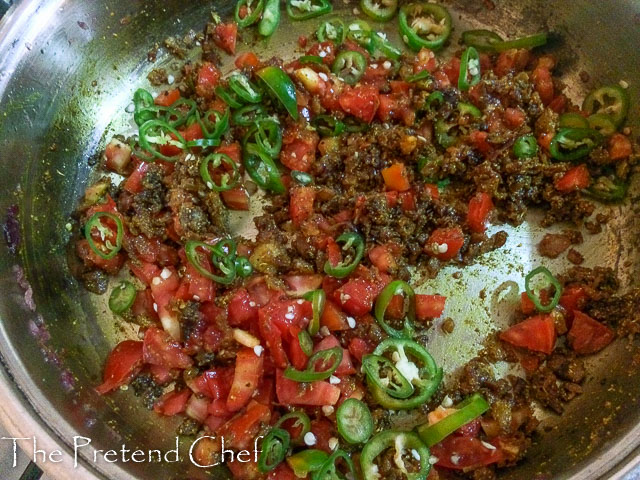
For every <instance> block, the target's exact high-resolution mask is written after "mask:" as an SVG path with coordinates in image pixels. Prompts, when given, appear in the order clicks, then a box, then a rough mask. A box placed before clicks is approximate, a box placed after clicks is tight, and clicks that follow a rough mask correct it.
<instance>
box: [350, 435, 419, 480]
mask: <svg viewBox="0 0 640 480" xmlns="http://www.w3.org/2000/svg"><path fill="white" fill-rule="evenodd" d="M389 448H393V449H394V450H395V451H396V453H395V454H394V456H393V457H392V458H395V459H400V460H395V463H396V465H397V466H398V467H399V468H401V471H402V473H403V474H404V475H405V476H406V478H407V480H426V478H427V475H428V474H429V470H431V464H430V463H429V458H430V453H429V448H428V447H427V446H426V445H425V444H424V443H422V440H420V437H418V435H416V434H415V433H413V432H398V431H394V430H386V431H384V432H381V433H378V434H377V435H376V436H375V437H373V438H372V439H371V440H370V441H369V443H367V444H366V445H365V446H364V448H363V449H362V455H361V456H360V466H361V467H362V476H363V478H364V480H380V474H379V473H378V465H376V462H375V460H376V458H377V457H378V456H379V455H381V454H382V453H383V452H384V451H385V450H387V449H389ZM403 455H405V456H406V457H405V458H407V459H409V458H411V459H412V461H415V462H418V463H419V465H420V468H419V470H418V471H417V472H416V471H408V470H407V469H406V466H405V465H404V461H402V456H403ZM401 466H402V467H401Z"/></svg>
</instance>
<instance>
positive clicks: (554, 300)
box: [524, 267, 562, 313]
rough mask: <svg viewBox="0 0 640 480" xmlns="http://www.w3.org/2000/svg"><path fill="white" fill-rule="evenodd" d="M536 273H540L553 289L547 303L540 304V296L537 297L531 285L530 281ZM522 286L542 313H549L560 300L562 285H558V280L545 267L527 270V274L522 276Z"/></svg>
mask: <svg viewBox="0 0 640 480" xmlns="http://www.w3.org/2000/svg"><path fill="white" fill-rule="evenodd" d="M537 275H542V276H543V277H544V278H545V280H546V281H547V283H548V284H549V285H552V286H553V288H554V289H555V292H554V294H553V298H552V299H551V302H550V303H549V304H548V305H543V304H542V300H541V299H540V297H538V295H536V293H535V292H534V290H533V287H532V286H531V281H532V280H533V279H534V278H535V277H536V276H537ZM524 288H525V291H526V292H527V297H529V299H530V300H531V301H532V302H533V304H534V305H535V306H536V309H537V310H538V311H540V312H543V313H549V312H550V311H551V310H553V309H554V308H556V306H557V305H558V302H560V297H561V296H562V285H560V282H559V281H558V280H557V279H556V277H554V276H553V275H552V274H551V272H550V271H549V270H548V269H547V268H545V267H538V268H536V269H534V270H532V271H531V272H529V273H528V274H527V276H526V277H524Z"/></svg>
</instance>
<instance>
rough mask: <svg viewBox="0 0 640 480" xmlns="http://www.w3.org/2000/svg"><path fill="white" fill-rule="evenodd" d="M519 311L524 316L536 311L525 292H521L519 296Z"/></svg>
mask: <svg viewBox="0 0 640 480" xmlns="http://www.w3.org/2000/svg"><path fill="white" fill-rule="evenodd" d="M520 310H521V311H522V313H524V314H525V315H531V314H532V313H534V312H535V311H536V305H535V303H533V302H532V301H531V299H530V298H529V295H527V292H522V293H521V294H520Z"/></svg>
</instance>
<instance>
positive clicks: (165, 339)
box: [142, 327, 193, 368]
mask: <svg viewBox="0 0 640 480" xmlns="http://www.w3.org/2000/svg"><path fill="white" fill-rule="evenodd" d="M142 354H143V358H144V362H145V363H148V364H151V365H160V366H163V367H166V368H188V367H190V366H191V365H193V360H192V359H191V357H189V355H187V354H186V353H184V352H183V351H182V348H181V347H180V344H179V343H178V342H176V341H175V340H174V339H173V338H171V336H170V335H169V334H168V333H167V332H165V331H164V330H160V329H159V328H156V327H151V328H148V329H147V331H146V332H145V334H144V341H143V346H142Z"/></svg>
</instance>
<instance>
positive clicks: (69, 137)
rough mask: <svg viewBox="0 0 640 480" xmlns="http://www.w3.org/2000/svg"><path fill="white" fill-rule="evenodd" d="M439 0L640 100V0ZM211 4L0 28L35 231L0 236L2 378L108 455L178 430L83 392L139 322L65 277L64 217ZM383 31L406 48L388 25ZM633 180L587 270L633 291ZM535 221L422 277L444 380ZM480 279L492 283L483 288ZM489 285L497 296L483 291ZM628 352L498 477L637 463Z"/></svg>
mask: <svg viewBox="0 0 640 480" xmlns="http://www.w3.org/2000/svg"><path fill="white" fill-rule="evenodd" d="M337 3H340V7H339V14H340V15H341V16H343V17H345V18H349V17H353V16H354V14H353V7H354V6H355V4H353V3H352V4H349V3H348V2H347V3H343V2H342V1H341V2H336V4H337ZM445 3H447V4H448V5H449V6H450V7H451V8H452V9H453V10H454V11H455V12H457V13H459V15H458V14H456V15H454V24H455V28H456V30H455V31H456V35H459V33H460V32H461V31H463V30H464V29H465V28H467V27H469V26H472V27H482V26H489V27H491V28H494V29H497V30H499V31H500V32H501V33H504V34H506V35H508V36H517V35H519V34H524V33H529V32H532V31H538V30H541V29H548V30H552V31H555V32H558V33H560V34H561V35H562V38H563V40H562V41H560V42H559V43H557V44H556V45H555V46H554V47H552V50H553V51H554V53H557V54H558V55H559V57H560V59H561V65H562V67H561V69H562V72H563V74H564V78H565V80H566V82H567V84H568V91H569V93H570V94H571V95H573V96H575V97H576V98H579V97H580V96H581V95H582V94H583V93H584V92H585V91H587V90H589V89H590V88H592V87H593V86H595V85H598V84H599V83H601V82H605V81H613V82H616V81H618V80H619V79H621V78H623V79H625V80H627V81H628V82H629V83H630V85H631V92H632V96H633V98H635V99H637V98H638V87H639V86H640V78H639V77H638V74H637V72H636V68H637V65H640V52H639V51H638V49H637V48H625V46H629V47H630V46H637V45H640V29H639V28H638V27H637V25H636V24H635V23H634V18H637V17H634V15H637V14H638V12H640V5H639V4H638V2H635V1H622V0H621V1H610V2H597V1H584V0H583V1H568V0H561V1H555V2H535V1H530V0H528V1H515V0H514V1H506V0H502V1H497V2H496V9H495V10H493V11H486V10H485V9H484V7H482V6H481V5H482V2H475V1H462V0H459V1H455V2H445ZM212 7H216V8H217V9H218V11H219V12H220V13H221V14H223V15H224V14H225V13H226V12H227V11H228V8H229V4H226V3H223V2H211V1H204V0H195V1H192V2H180V1H174V0H168V1H163V2H142V1H130V2H110V1H100V2H98V1H95V2H81V1H73V0H66V1H63V0H51V1H43V2H35V1H25V2H23V3H22V4H20V6H19V8H18V9H16V10H14V11H13V13H10V14H9V17H8V18H7V19H5V20H4V22H3V24H2V25H0V32H2V37H0V52H2V54H0V112H2V115H1V116H0V158H1V159H2V161H3V164H4V165H5V166H6V167H5V174H4V175H3V176H1V177H0V189H1V191H2V192H4V193H3V195H2V196H0V211H5V210H6V208H7V207H9V205H11V204H14V203H17V204H18V205H19V206H20V209H21V228H22V233H23V237H24V239H25V242H24V248H23V250H22V255H21V258H20V259H17V258H16V257H14V256H11V255H10V254H9V252H7V251H6V247H5V246H4V245H3V246H2V247H0V282H1V285H2V290H1V291H2V297H1V301H0V319H1V321H0V333H1V334H2V335H0V353H1V355H2V359H3V362H4V365H5V368H6V370H7V372H8V373H9V374H10V375H12V376H13V377H14V379H15V381H16V383H17V384H18V385H19V387H20V389H21V390H22V391H23V392H24V394H25V395H26V396H27V397H28V398H29V400H30V402H31V403H32V405H33V407H34V410H35V411H36V412H37V413H38V414H39V415H40V416H41V417H42V418H43V419H44V421H43V428H47V429H49V431H50V432H53V433H54V434H56V435H59V437H60V438H61V444H63V445H64V444H65V443H68V441H69V439H70V438H71V437H72V436H73V435H74V434H81V435H87V436H90V437H92V438H94V439H95V444H96V446H97V447H98V448H105V447H106V448H109V447H110V446H113V445H114V444H115V445H119V444H120V443H122V442H124V441H126V442H127V443H128V444H130V445H131V446H138V447H142V448H146V449H148V448H165V447H168V446H169V444H170V438H171V437H172V436H173V431H174V428H175V426H176V424H175V421H172V420H170V419H169V420H167V419H158V418H157V417H155V416H154V415H153V414H150V413H149V412H148V411H146V410H144V409H143V408H142V407H141V405H140V402H138V401H136V400H134V399H133V396H132V395H131V393H130V392H118V393H116V394H115V395H113V396H111V397H110V398H107V399H105V398H101V397H98V396H97V395H95V393H93V391H92V390H91V389H90V387H91V386H92V385H95V384H96V382H97V381H98V379H99V378H100V375H101V369H102V362H103V360H104V358H105V357H106V355H107V353H108V351H109V350H110V349H111V348H112V347H113V345H115V343H116V342H117V341H118V340H119V339H121V338H122V337H123V336H126V335H131V334H133V333H134V332H133V331H132V329H131V328H130V327H127V326H123V325H122V324H120V323H118V322H117V321H116V319H115V318H114V317H113V316H112V315H111V314H110V313H108V310H107V308H106V306H105V303H104V300H105V298H106V296H105V297H103V298H98V299H96V297H94V296H91V295H89V294H87V293H86V292H84V291H83V290H82V288H81V287H80V286H79V285H78V284H77V283H76V282H75V281H74V280H73V279H71V278H70V276H69V274H68V271H67V268H66V262H65V260H64V248H65V247H64V246H65V244H66V241H67V234H66V231H65V229H64V228H63V226H64V225H65V223H66V222H67V217H68V215H69V214H70V213H71V211H72V210H73V208H74V202H75V199H76V198H78V197H79V196H80V195H81V192H82V191H83V189H84V187H85V186H86V184H87V182H88V181H89V179H90V177H91V170H92V169H91V167H90V165H89V163H90V162H89V160H90V159H93V158H95V155H96V152H98V151H99V150H100V148H101V146H102V145H104V140H105V139H106V138H108V137H109V136H110V135H112V134H113V133H116V132H121V131H123V130H124V129H127V128H130V126H131V124H130V115H129V114H126V113H125V108H126V106H127V105H128V104H129V102H130V99H131V97H132V94H133V91H134V90H135V89H136V88H137V87H138V86H145V87H147V88H148V87H149V86H148V84H147V82H146V80H145V77H146V73H147V72H148V71H149V70H150V69H152V68H154V67H156V66H158V64H156V65H152V64H149V63H148V62H146V60H145V58H146V53H147V51H148V50H149V48H150V47H151V46H152V45H153V44H154V43H155V42H161V41H162V40H163V39H164V38H165V37H166V36H167V35H168V34H185V33H186V32H187V31H188V29H189V28H194V29H196V30H199V29H201V28H202V26H203V24H204V23H205V21H206V19H207V17H208V15H209V12H210V10H211V8H212ZM123 18H128V22H126V21H122V19H123ZM9 22H11V23H9ZM316 23H317V22H316ZM314 27H315V25H314V22H313V21H312V22H310V23H304V24H297V25H287V24H286V19H285V25H283V26H281V28H280V29H279V30H278V32H277V33H276V34H275V36H274V38H272V39H271V40H270V41H269V42H263V41H261V42H259V43H257V44H256V45H255V46H253V47H252V49H253V50H256V51H257V52H258V53H263V54H264V52H269V54H271V55H282V56H284V57H287V56H290V55H291V44H292V41H295V39H297V36H298V35H299V34H300V33H308V32H309V31H311V30H312V29H313V28H314ZM381 28H383V29H385V30H387V32H388V33H389V34H390V38H392V39H394V40H395V41H396V43H398V44H399V43H400V42H398V39H397V34H396V23H395V22H391V23H390V24H388V25H386V26H381ZM593 32H597V34H596V35H594V33H593ZM245 35H248V36H249V37H250V36H251V34H245ZM456 38H457V37H454V40H453V42H452V45H453V47H452V48H455V46H456ZM245 39H247V38H246V37H245ZM249 39H250V38H249ZM246 48H248V47H246V46H243V47H241V48H240V51H243V50H244V49H246ZM165 53H166V52H163V51H161V52H160V57H159V64H163V65H167V66H169V67H172V66H173V64H174V62H173V61H172V60H171V59H170V58H169V57H168V56H167V55H166V54H165ZM603 66H605V68H603ZM229 68H231V66H230V65H227V66H226V69H227V70H228V69H229ZM582 69H585V70H587V71H589V72H592V73H593V75H592V81H591V82H590V83H588V84H583V83H581V82H578V80H577V76H578V72H579V71H580V70H582ZM638 113H639V112H638V102H637V101H636V103H635V105H634V108H633V111H632V114H631V115H630V116H631V118H632V119H633V124H634V126H637V119H638ZM637 187H638V186H637V185H636V186H635V187H634V189H633V190H632V192H633V195H632V198H633V200H632V201H630V202H628V204H626V205H624V206H621V207H615V209H614V210H613V212H612V213H613V221H612V222H611V223H610V224H608V225H607V227H606V228H605V230H604V231H603V232H602V233H601V234H599V235H597V236H591V235H586V241H585V244H584V245H582V246H581V247H579V249H580V251H581V252H582V253H583V254H584V255H585V257H586V258H587V265H588V266H590V265H596V264H597V265H610V266H612V267H614V268H616V270H617V271H618V273H619V275H620V276H621V278H622V279H623V280H624V282H625V284H630V283H631V282H632V280H633V279H635V278H637V272H638V255H637V243H636V242H637V240H636V239H637V234H636V232H638V231H639V229H638V227H639V225H638V220H636V219H637V218H638V217H637V212H636V208H637V207H636V206H635V197H636V195H637V193H636V192H638V191H640V190H639V189H638V188H637ZM537 221H538V218H537V217H536V214H535V213H534V214H533V215H532V216H531V218H529V219H528V221H527V222H526V223H525V224H523V225H521V226H519V227H515V228H514V227H510V226H504V225H500V226H495V227H493V228H492V229H493V230H494V231H497V230H498V229H504V230H506V231H507V232H508V233H509V240H508V242H507V245H506V246H505V247H504V248H503V249H501V250H499V251H496V252H492V253H490V254H488V255H486V256H485V257H484V258H482V259H481V260H480V261H479V262H478V263H477V264H476V265H473V266H472V267H469V268H465V269H464V271H463V272H462V277H461V278H460V279H454V278H453V276H452V274H453V273H454V272H456V271H458V270H459V269H458V268H456V267H449V268H447V269H445V270H443V271H442V272H441V273H440V275H439V276H438V278H436V279H435V280H433V281H429V282H427V283H426V284H425V285H424V286H423V287H421V288H423V289H424V291H427V292H439V293H442V294H444V295H447V296H448V297H449V298H450V301H449V302H448V304H447V310H446V312H445V315H444V316H445V317H447V316H450V317H452V318H453V319H454V320H455V325H456V327H455V329H454V332H453V334H451V335H448V336H444V335H441V334H440V333H438V332H439V331H440V329H439V328H437V326H436V328H434V334H433V335H432V336H431V337H430V338H429V341H428V346H429V348H430V350H431V351H432V352H433V354H434V356H435V357H436V359H437V360H438V361H439V363H441V364H442V365H443V366H444V367H445V369H446V371H447V373H448V374H450V375H451V374H455V371H456V369H457V368H458V367H459V366H460V365H462V364H463V363H464V362H466V361H467V360H468V359H470V358H472V357H473V356H474V355H475V354H476V353H477V352H478V351H479V349H480V348H481V346H482V344H483V341H484V340H485V338H486V337H487V336H488V335H491V334H492V332H493V331H494V330H495V329H496V328H499V327H500V326H501V325H504V324H506V322H508V319H509V316H510V314H511V313H512V312H513V311H514V309H515V306H516V304H517V298H516V296H517V292H519V291H521V290H522V287H523V285H522V279H523V276H524V273H526V272H527V271H529V270H530V269H531V268H532V267H533V266H535V265H537V264H539V263H540V262H541V259H540V258H539V257H538V256H537V254H536V250H535V245H536V244H537V242H538V241H539V239H540V238H541V235H542V231H541V229H540V228H539V227H537ZM236 223H237V226H238V230H239V231H246V230H247V229H250V226H251V222H250V216H249V215H245V216H240V217H238V218H237V219H236ZM559 228H562V227H559ZM544 263H545V264H546V265H547V266H549V268H551V269H552V270H554V271H561V270H563V269H564V268H566V267H567V266H568V263H567V262H566V260H564V259H563V258H560V259H558V260H557V261H548V260H545V261H544ZM16 264H20V265H22V267H23V268H24V270H25V272H26V274H27V276H28V279H29V281H30V282H31V287H32V289H33V294H34V295H33V299H34V301H35V312H34V311H31V309H29V308H26V307H25V305H24V301H23V298H24V293H25V292H24V289H23V288H22V287H18V286H17V285H16V269H15V265H16ZM483 290H484V291H485V292H488V294H487V295H483V294H481V291H483ZM496 291H499V292H500V294H499V295H493V294H491V292H496ZM37 314H40V315H41V318H42V325H44V326H45V327H46V330H47V333H46V334H43V333H42V331H43V330H44V328H42V325H41V324H40V322H39V321H36V325H37V326H38V327H39V329H38V330H37V333H38V335H37V336H36V337H33V336H30V335H26V334H25V321H26V320H25V319H27V318H30V317H34V318H35V319H36V320H38V317H37ZM47 336H48V337H50V338H49V339H46V337H47ZM43 350H44V351H45V352H46V361H45V359H44V358H43V353H42V351H43ZM631 354H632V352H631V351H630V350H629V349H628V348H627V345H626V343H624V342H618V343H616V344H615V345H614V346H612V347H611V348H609V349H608V350H607V351H606V352H605V353H604V354H603V355H600V356H597V357H594V358H593V359H590V363H591V364H592V369H591V377H590V379H589V380H588V382H587V384H586V386H585V394H584V395H582V396H581V397H580V398H579V399H577V400H576V401H574V402H572V403H571V404H570V405H569V407H568V409H567V412H566V414H565V415H564V416H563V417H562V418H558V417H555V416H549V417H545V418H544V422H543V427H542V428H541V430H540V434H539V436H538V437H537V439H536V443H535V444H534V446H533V448H532V450H531V452H530V455H529V456H528V457H527V460H526V461H525V462H524V463H523V464H522V465H521V466H519V467H518V468H517V469H513V470H509V471H507V472H505V473H504V474H503V475H502V476H501V478H505V479H522V478H534V477H535V475H536V474H537V473H544V474H548V475H550V476H551V477H552V478H558V479H575V480H577V479H590V478H594V479H595V478H613V477H614V476H615V475H617V474H616V473H613V472H614V470H616V468H617V467H615V465H624V464H629V462H631V461H633V460H634V459H635V455H634V449H635V448H637V446H638V443H639V442H640V428H638V423H639V422H640V410H639V409H638V408H637V407H638V398H637V392H639V391H640V378H639V376H638V375H635V372H634V371H633V370H632V369H630V368H629V367H630V357H631ZM61 379H62V381H61ZM605 405H606V406H605ZM619 468H623V470H624V467H619ZM101 474H102V475H103V476H104V478H118V479H120V478H122V479H131V478H158V479H169V478H183V477H184V476H185V475H187V473H185V471H184V467H180V468H175V466H171V465H144V466H137V465H133V464H128V465H105V466H102V467H101ZM189 475H192V476H193V477H194V478H197V477H199V476H201V474H200V473H198V472H190V473H189ZM221 475H222V473H218V474H217V476H221ZM2 478H5V477H2ZM541 478H546V477H541Z"/></svg>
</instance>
